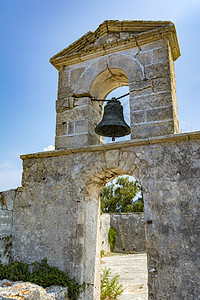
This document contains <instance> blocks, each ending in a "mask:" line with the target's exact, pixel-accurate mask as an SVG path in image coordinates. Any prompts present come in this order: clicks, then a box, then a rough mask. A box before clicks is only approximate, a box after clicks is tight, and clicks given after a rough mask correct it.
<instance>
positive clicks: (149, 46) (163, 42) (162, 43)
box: [141, 39, 168, 51]
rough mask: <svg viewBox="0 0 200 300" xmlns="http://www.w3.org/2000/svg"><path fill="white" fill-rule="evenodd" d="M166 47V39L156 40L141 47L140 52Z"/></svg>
mask: <svg viewBox="0 0 200 300" xmlns="http://www.w3.org/2000/svg"><path fill="white" fill-rule="evenodd" d="M166 45H168V40H167V39H162V40H158V41H156V42H152V43H148V44H146V45H142V46H141V50H142V51H148V50H152V49H157V48H161V47H163V46H166Z"/></svg>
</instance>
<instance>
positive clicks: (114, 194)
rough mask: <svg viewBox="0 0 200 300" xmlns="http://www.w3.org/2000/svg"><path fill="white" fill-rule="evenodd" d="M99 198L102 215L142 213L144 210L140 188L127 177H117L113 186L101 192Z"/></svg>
mask: <svg viewBox="0 0 200 300" xmlns="http://www.w3.org/2000/svg"><path fill="white" fill-rule="evenodd" d="M137 196H138V199H137V200H136V198H137ZM100 197H101V210H102V212H104V213H109V212H120V213H123V212H127V213H128V212H143V209H144V201H143V193H142V188H141V186H140V184H139V183H138V182H137V180H136V181H131V180H129V177H119V178H118V179H117V181H116V183H115V184H113V183H112V184H110V185H108V186H106V187H105V188H104V189H103V190H102V192H101V195H100Z"/></svg>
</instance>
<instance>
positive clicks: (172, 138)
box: [20, 131, 200, 160]
mask: <svg viewBox="0 0 200 300" xmlns="http://www.w3.org/2000/svg"><path fill="white" fill-rule="evenodd" d="M195 139H197V140H198V139H200V131H195V132H189V133H180V134H171V135H166V136H157V137H151V138H146V139H134V140H130V141H126V142H118V143H110V144H101V145H92V146H86V147H82V148H77V149H63V150H54V151H47V152H38V153H33V154H23V155H21V156H20V158H21V159H23V160H24V159H29V158H47V157H55V156H61V155H69V154H72V153H80V152H95V151H104V150H106V151H107V150H110V149H119V148H127V147H131V146H141V145H151V144H160V143H171V142H177V141H187V140H195Z"/></svg>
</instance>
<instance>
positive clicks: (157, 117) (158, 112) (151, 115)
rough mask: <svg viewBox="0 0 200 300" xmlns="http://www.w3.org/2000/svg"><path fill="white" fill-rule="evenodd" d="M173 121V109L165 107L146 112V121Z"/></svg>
mask: <svg viewBox="0 0 200 300" xmlns="http://www.w3.org/2000/svg"><path fill="white" fill-rule="evenodd" d="M170 119H171V120H173V108H172V107H171V106H170V107H163V108H155V109H150V110H147V111H146V121H147V122H152V121H162V120H170Z"/></svg>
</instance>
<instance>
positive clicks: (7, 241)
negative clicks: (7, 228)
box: [0, 234, 12, 263]
mask: <svg viewBox="0 0 200 300" xmlns="http://www.w3.org/2000/svg"><path fill="white" fill-rule="evenodd" d="M0 241H2V243H3V248H4V252H3V255H4V256H5V257H7V258H8V260H9V261H10V260H11V247H12V234H10V235H8V236H3V237H0ZM1 257H2V255H1V254H0V263H1Z"/></svg>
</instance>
